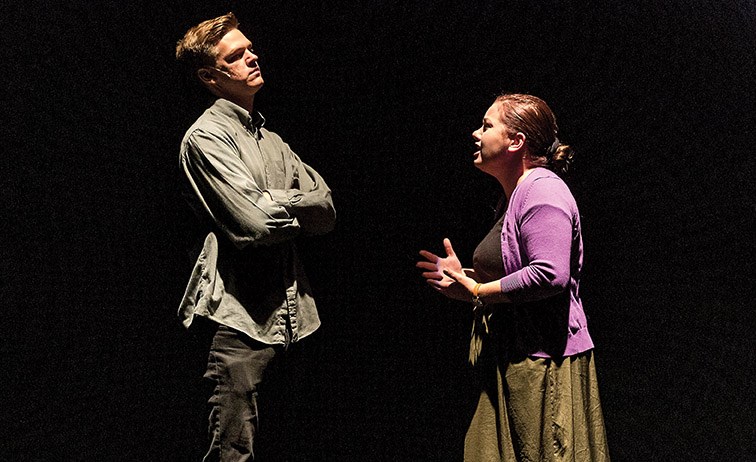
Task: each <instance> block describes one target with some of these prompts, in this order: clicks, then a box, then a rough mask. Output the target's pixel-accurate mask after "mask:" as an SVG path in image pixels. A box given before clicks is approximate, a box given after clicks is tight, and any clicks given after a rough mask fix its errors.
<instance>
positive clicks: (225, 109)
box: [215, 98, 265, 132]
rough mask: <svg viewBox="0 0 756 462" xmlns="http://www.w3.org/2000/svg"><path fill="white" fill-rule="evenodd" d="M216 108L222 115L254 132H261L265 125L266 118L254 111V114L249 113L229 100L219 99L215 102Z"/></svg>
mask: <svg viewBox="0 0 756 462" xmlns="http://www.w3.org/2000/svg"><path fill="white" fill-rule="evenodd" d="M215 107H216V108H217V109H218V110H219V111H220V113H221V114H223V115H226V116H228V117H232V118H236V119H238V120H239V122H240V123H241V124H242V125H244V126H245V127H247V128H248V129H250V130H252V131H254V132H256V131H258V130H260V129H261V128H262V127H263V125H265V117H263V115H262V114H260V113H259V112H258V111H255V110H253V111H252V112H248V111H247V110H246V109H244V108H243V107H241V106H239V105H238V104H236V103H232V102H231V101H229V100H227V99H223V98H220V99H218V100H217V101H216V102H215Z"/></svg>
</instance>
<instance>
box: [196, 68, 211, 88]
mask: <svg viewBox="0 0 756 462" xmlns="http://www.w3.org/2000/svg"><path fill="white" fill-rule="evenodd" d="M197 77H198V78H199V79H200V82H202V83H204V84H205V85H212V84H214V83H215V77H213V73H212V72H210V71H209V70H208V69H206V68H204V67H203V68H202V69H197Z"/></svg>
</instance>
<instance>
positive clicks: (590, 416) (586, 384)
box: [465, 351, 609, 462]
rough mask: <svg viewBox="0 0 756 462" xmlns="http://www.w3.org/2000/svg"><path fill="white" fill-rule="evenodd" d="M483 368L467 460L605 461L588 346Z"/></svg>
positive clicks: (593, 371) (605, 447) (468, 436)
mask: <svg viewBox="0 0 756 462" xmlns="http://www.w3.org/2000/svg"><path fill="white" fill-rule="evenodd" d="M480 366H481V367H486V366H485V365H483V364H481V365H480ZM488 367H489V368H490V370H489V371H488V372H489V373H488V374H486V375H487V379H486V380H484V381H483V390H482V391H481V394H480V400H479V401H478V407H477V409H476V411H475V415H474V416H473V419H472V422H471V423H470V428H469V429H468V431H467V436H466V437H465V461H466V462H478V461H480V462H493V461H506V462H522V461H529V462H541V461H575V462H582V461H591V462H593V461H608V460H609V451H608V448H607V443H606V431H605V429H604V419H603V415H602V412H601V402H600V400H599V392H598V385H597V382H596V367H595V365H594V364H593V352H592V351H588V352H585V353H583V354H580V355H576V356H572V357H567V358H564V359H562V360H552V359H545V358H527V359H524V360H522V361H519V362H516V363H508V364H504V365H495V364H491V363H489V365H488ZM502 369H504V370H502Z"/></svg>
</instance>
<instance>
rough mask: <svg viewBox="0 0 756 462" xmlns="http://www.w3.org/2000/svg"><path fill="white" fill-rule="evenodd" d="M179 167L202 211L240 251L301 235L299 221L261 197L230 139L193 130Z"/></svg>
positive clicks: (261, 191)
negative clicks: (250, 245) (248, 246)
mask: <svg viewBox="0 0 756 462" xmlns="http://www.w3.org/2000/svg"><path fill="white" fill-rule="evenodd" d="M181 163H182V167H183V169H184V172H185V174H186V176H187V178H188V180H189V183H190V185H191V188H192V189H193V192H194V195H195V196H196V199H197V200H198V201H199V204H200V207H201V208H203V209H204V211H205V212H206V213H207V214H209V216H210V217H211V219H212V221H213V222H214V223H215V224H216V225H217V226H218V228H219V229H220V230H221V231H222V232H223V233H225V234H226V236H227V237H228V238H229V239H230V240H231V242H233V243H234V245H236V246H237V247H238V248H242V247H245V246H247V245H249V244H255V245H270V244H276V243H279V242H283V241H286V240H289V239H293V238H294V237H295V236H297V234H298V233H299V231H300V224H299V221H298V220H297V218H296V217H295V216H293V215H292V214H290V213H289V211H288V210H287V208H286V207H285V206H283V205H281V204H280V203H279V202H278V201H276V200H272V199H271V198H269V197H268V196H267V195H266V194H264V193H263V190H262V189H261V188H260V187H259V185H258V184H257V183H256V182H255V180H254V178H253V175H252V174H251V172H250V171H249V169H248V168H247V166H246V165H245V164H244V162H242V160H241V158H240V156H239V149H238V146H237V145H236V144H235V142H234V141H233V140H232V139H231V138H230V137H227V136H224V135H223V134H218V133H211V132H207V131H204V130H199V129H198V130H195V131H194V132H193V133H192V134H191V135H189V136H188V137H187V139H186V141H185V143H184V146H183V149H182V153H181ZM271 195H272V194H271Z"/></svg>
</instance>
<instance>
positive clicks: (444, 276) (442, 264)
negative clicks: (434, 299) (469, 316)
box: [415, 239, 476, 301]
mask: <svg viewBox="0 0 756 462" xmlns="http://www.w3.org/2000/svg"><path fill="white" fill-rule="evenodd" d="M444 249H445V251H446V257H444V258H441V257H439V256H438V255H436V254H434V253H432V252H428V251H427V250H421V251H420V256H422V257H423V258H425V260H426V261H422V260H421V261H419V262H417V264H416V265H415V266H417V267H418V268H420V269H422V270H425V271H424V272H423V273H422V276H423V277H424V278H425V281H426V282H427V283H428V284H430V285H431V287H433V288H434V289H436V290H438V291H439V292H441V293H442V294H444V295H446V296H447V297H449V298H453V299H455V300H462V301H469V300H470V297H471V292H472V288H473V287H474V286H475V284H476V281H475V280H474V279H472V278H470V277H468V276H467V275H466V274H465V271H464V269H462V264H461V263H460V262H459V258H457V254H455V253H454V248H453V247H452V245H451V241H449V239H444Z"/></svg>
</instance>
